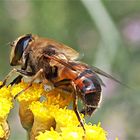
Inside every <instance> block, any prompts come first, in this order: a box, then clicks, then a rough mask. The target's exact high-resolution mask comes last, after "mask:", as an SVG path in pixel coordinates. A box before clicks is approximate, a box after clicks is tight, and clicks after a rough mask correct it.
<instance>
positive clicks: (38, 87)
mask: <svg viewBox="0 0 140 140" xmlns="http://www.w3.org/2000/svg"><path fill="white" fill-rule="evenodd" d="M28 85H29V84H28V83H24V82H23V81H22V82H21V83H19V84H16V85H14V86H13V87H12V89H11V94H12V95H13V96H15V95H17V94H18V93H19V92H21V91H22V90H23V89H25V88H26V87H27V86H28ZM43 92H44V87H43V85H42V84H37V83H34V84H32V86H31V87H30V88H29V89H27V90H26V91H25V92H24V93H22V94H20V95H19V96H18V97H17V99H18V101H19V102H21V101H29V100H30V101H35V100H37V99H39V98H40V97H41V95H42V94H43Z"/></svg>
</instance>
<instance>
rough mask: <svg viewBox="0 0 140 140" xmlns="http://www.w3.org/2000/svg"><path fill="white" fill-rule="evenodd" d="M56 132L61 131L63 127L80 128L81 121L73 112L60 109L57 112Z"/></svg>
mask: <svg viewBox="0 0 140 140" xmlns="http://www.w3.org/2000/svg"><path fill="white" fill-rule="evenodd" d="M55 121H56V130H57V131H60V130H61V128H63V127H68V126H78V125H79V121H78V119H77V117H76V114H75V113H74V111H73V110H69V109H66V108H64V109H62V108H59V110H57V112H55Z"/></svg>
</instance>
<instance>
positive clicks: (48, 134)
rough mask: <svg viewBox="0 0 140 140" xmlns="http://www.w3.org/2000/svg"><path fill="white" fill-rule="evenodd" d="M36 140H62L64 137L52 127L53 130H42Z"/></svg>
mask: <svg viewBox="0 0 140 140" xmlns="http://www.w3.org/2000/svg"><path fill="white" fill-rule="evenodd" d="M36 140H62V137H61V136H60V134H59V133H58V132H57V131H54V130H53V129H51V131H45V133H42V132H40V134H39V136H37V137H36Z"/></svg>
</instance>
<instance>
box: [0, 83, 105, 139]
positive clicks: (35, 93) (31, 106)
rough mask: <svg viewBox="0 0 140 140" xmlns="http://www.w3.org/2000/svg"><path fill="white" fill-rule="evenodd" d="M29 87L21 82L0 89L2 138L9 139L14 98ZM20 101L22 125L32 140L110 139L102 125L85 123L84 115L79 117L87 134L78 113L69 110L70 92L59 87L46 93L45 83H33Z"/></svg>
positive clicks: (20, 96)
mask: <svg viewBox="0 0 140 140" xmlns="http://www.w3.org/2000/svg"><path fill="white" fill-rule="evenodd" d="M0 84H1V83H0ZM27 86H28V83H24V82H21V83H19V84H17V85H14V86H12V87H11V86H9V87H3V88H1V89H0V110H1V111H0V138H5V139H7V138H8V136H9V127H8V124H7V121H6V120H7V116H8V114H9V112H10V109H11V108H12V107H13V103H12V101H13V97H15V96H16V95H17V94H18V93H19V92H20V91H22V90H23V89H25V88H26V87H27ZM42 96H43V99H41V100H42V101H41V100H40V98H42ZM17 100H18V101H19V115H20V120H21V124H22V126H23V128H25V129H26V130H27V132H28V134H29V136H30V140H35V139H36V140H77V139H78V140H106V139H107V138H106V136H107V133H106V132H105V131H104V130H103V129H102V128H101V126H100V125H91V124H86V123H85V120H84V116H83V115H82V114H80V117H81V119H82V120H83V122H84V126H85V129H86V133H84V130H83V128H82V127H81V126H80V123H79V121H78V119H77V116H76V114H75V112H74V111H73V110H70V109H68V108H67V106H68V105H69V104H70V102H71V101H72V94H71V93H68V92H64V91H63V90H60V89H57V88H55V89H53V90H51V91H49V92H47V91H45V90H44V87H43V85H42V84H36V83H34V84H32V86H31V87H30V88H29V89H28V90H26V91H25V92H23V93H22V94H20V95H19V96H18V97H17Z"/></svg>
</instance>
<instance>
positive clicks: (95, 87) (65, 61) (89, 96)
mask: <svg viewBox="0 0 140 140" xmlns="http://www.w3.org/2000/svg"><path fill="white" fill-rule="evenodd" d="M78 56H79V53H78V52H77V51H75V50H74V49H72V48H70V47H68V46H66V45H64V44H61V43H58V42H56V41H54V40H52V39H48V38H41V37H39V36H37V35H32V34H26V35H23V36H20V37H19V38H17V40H15V41H13V42H12V43H11V55H10V65H11V66H18V65H19V66H20V69H15V68H14V69H13V70H12V71H10V73H9V74H8V75H7V76H6V77H5V79H4V81H3V85H1V87H3V86H4V85H5V84H6V83H7V80H8V78H9V77H10V76H11V75H12V73H14V72H17V73H18V74H19V75H18V76H17V77H16V78H15V79H14V80H13V81H12V82H11V83H10V84H11V85H13V84H17V83H19V82H20V81H21V79H22V78H23V77H24V76H27V77H31V81H30V84H29V86H28V87H27V88H26V89H24V90H23V91H25V90H27V89H28V88H30V87H31V86H32V83H33V82H34V81H35V80H36V79H38V80H39V81H40V82H44V81H45V82H46V81H47V82H50V83H51V84H52V85H53V86H54V87H59V88H63V89H64V87H66V88H67V87H70V89H72V93H73V110H74V111H75V113H76V116H77V118H78V120H79V122H80V124H81V126H82V127H83V129H84V131H85V127H84V124H83V122H82V119H81V118H80V115H79V111H78V108H77V100H78V99H79V98H80V99H81V100H82V101H83V103H84V105H85V108H84V109H83V110H82V111H81V112H82V113H83V114H85V115H91V114H92V113H93V112H94V111H95V110H96V108H98V105H99V102H100V100H101V85H104V84H103V82H102V80H101V79H100V78H99V76H98V75H97V74H100V75H103V76H105V77H107V78H110V79H113V80H115V81H117V82H119V81H118V80H116V79H115V78H113V77H112V76H110V75H109V74H107V73H105V72H103V71H102V70H100V69H98V68H96V67H90V66H88V65H87V64H84V63H82V62H80V61H78V60H77V58H78ZM23 91H21V92H20V93H19V94H21V93H22V92H23ZM19 94H18V95H19ZM18 95H17V96H18ZM17 96H16V97H17ZM16 97H15V98H16Z"/></svg>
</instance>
